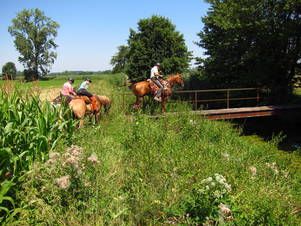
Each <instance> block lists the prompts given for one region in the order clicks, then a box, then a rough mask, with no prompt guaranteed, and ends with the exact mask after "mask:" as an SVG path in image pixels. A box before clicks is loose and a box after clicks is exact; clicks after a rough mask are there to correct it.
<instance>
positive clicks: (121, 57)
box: [111, 45, 129, 73]
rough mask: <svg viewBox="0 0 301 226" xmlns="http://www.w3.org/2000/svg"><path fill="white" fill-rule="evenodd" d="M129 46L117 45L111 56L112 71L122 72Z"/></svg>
mask: <svg viewBox="0 0 301 226" xmlns="http://www.w3.org/2000/svg"><path fill="white" fill-rule="evenodd" d="M128 54H129V48H128V46H125V45H122V46H119V47H118V52H117V53H116V54H115V55H114V56H113V57H112V58H111V64H112V65H113V73H116V72H124V71H125V69H126V64H127V60H128Z"/></svg>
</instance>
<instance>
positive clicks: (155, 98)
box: [154, 96, 162, 102]
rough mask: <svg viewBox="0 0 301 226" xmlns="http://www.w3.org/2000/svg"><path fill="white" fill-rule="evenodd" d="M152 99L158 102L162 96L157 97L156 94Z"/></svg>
mask: <svg viewBox="0 0 301 226" xmlns="http://www.w3.org/2000/svg"><path fill="white" fill-rule="evenodd" d="M154 100H155V101H158V102H162V97H157V96H156V97H154Z"/></svg>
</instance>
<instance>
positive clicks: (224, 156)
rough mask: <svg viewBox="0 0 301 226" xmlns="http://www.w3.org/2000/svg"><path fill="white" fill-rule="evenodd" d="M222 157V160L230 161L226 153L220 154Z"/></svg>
mask: <svg viewBox="0 0 301 226" xmlns="http://www.w3.org/2000/svg"><path fill="white" fill-rule="evenodd" d="M222 156H223V158H224V159H226V160H229V159H230V155H229V154H228V153H226V152H224V153H222Z"/></svg>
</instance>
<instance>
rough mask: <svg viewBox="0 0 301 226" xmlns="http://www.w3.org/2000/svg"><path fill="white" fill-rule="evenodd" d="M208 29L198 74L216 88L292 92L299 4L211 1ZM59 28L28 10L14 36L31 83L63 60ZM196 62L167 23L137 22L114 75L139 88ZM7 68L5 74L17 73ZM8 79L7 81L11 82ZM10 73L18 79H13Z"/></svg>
mask: <svg viewBox="0 0 301 226" xmlns="http://www.w3.org/2000/svg"><path fill="white" fill-rule="evenodd" d="M207 2H208V3H209V4H210V7H209V10H208V12H207V15H206V16H204V17H203V18H202V21H203V23H204V28H203V29H202V30H201V31H200V32H199V33H198V34H197V36H196V37H197V38H198V39H199V40H198V41H196V44H197V45H198V46H199V47H202V48H204V49H205V55H204V56H201V57H196V62H197V65H196V66H197V69H198V71H199V73H201V74H202V75H203V76H205V77H206V79H207V80H208V81H210V84H211V85H212V86H214V87H223V88H226V87H242V86H265V87H269V88H271V89H272V90H277V92H279V88H280V90H281V92H280V93H286V94H287V93H289V92H290V91H291V83H292V78H293V77H294V75H295V74H296V72H297V71H298V70H299V71H300V68H301V2H300V0H232V1H224V0H207ZM58 28H59V24H58V23H57V22H55V21H53V20H52V19H51V18H49V17H47V16H45V14H44V13H43V12H42V11H40V10H39V9H30V10H27V9H25V10H23V11H21V12H20V13H18V15H17V16H16V18H14V19H13V20H12V24H11V26H10V27H9V28H8V31H9V33H10V34H11V35H12V37H13V38H14V44H15V47H16V49H17V50H18V51H19V53H20V57H19V58H18V60H19V62H21V63H22V64H23V66H24V68H25V71H24V74H25V78H26V79H27V80H35V79H38V78H40V77H43V76H44V75H46V74H47V73H49V70H50V67H51V65H52V64H53V63H54V61H55V59H56V57H57V55H56V52H55V50H56V48H57V47H58V45H57V44H56V43H55V37H56V36H57V29H58ZM191 59H193V57H192V54H191V52H190V51H189V50H188V48H187V46H186V45H185V39H184V36H183V34H181V33H180V32H179V31H177V30H176V26H175V25H174V24H172V22H171V21H170V20H169V19H168V18H165V17H163V16H151V17H150V18H144V19H141V20H139V21H138V29H137V30H134V29H130V32H129V36H128V40H127V43H126V44H124V45H120V46H119V47H118V49H117V53H116V54H115V55H114V56H112V58H111V64H112V66H113V72H125V73H126V74H127V75H128V77H129V78H130V79H131V80H132V81H140V80H144V79H146V78H148V77H149V70H150V68H151V67H152V66H153V65H154V64H155V63H156V62H160V63H161V65H162V69H163V73H164V74H169V73H175V72H184V71H186V70H187V69H188V67H189V63H190V62H191ZM11 66H12V65H11V64H10V66H9V68H10V70H8V69H7V65H6V68H3V70H4V71H3V72H4V73H6V74H7V73H8V72H7V71H13V68H12V67H11ZM4 73H3V74H4ZM9 73H11V72H9Z"/></svg>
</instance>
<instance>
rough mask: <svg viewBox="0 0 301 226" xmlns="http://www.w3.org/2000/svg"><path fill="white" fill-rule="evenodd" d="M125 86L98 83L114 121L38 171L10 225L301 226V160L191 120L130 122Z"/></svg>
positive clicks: (103, 79) (84, 134)
mask: <svg viewBox="0 0 301 226" xmlns="http://www.w3.org/2000/svg"><path fill="white" fill-rule="evenodd" d="M123 78H124V76H123V75H113V76H112V75H104V76H97V79H93V85H94V86H91V89H93V92H95V93H99V94H105V95H108V96H109V97H112V99H113V104H112V108H111V111H110V114H109V115H106V116H103V117H102V120H101V123H100V124H99V125H98V126H93V127H92V126H91V125H89V124H87V126H86V127H85V128H82V129H80V130H78V131H77V132H76V134H74V139H73V144H74V145H77V146H71V147H70V145H64V144H60V145H57V146H56V148H55V150H52V151H51V152H50V153H49V157H48V156H45V158H46V159H47V161H46V162H45V163H41V162H35V164H34V166H33V167H31V170H30V171H29V172H28V173H26V175H24V178H25V183H23V184H22V188H20V189H19V190H18V191H17V192H16V200H17V201H18V203H21V207H22V208H21V211H20V213H19V214H18V218H17V220H18V221H16V218H15V219H12V221H7V224H8V225H13V224H15V225H16V224H17V225H37V224H48V225H58V224H59V225H61V224H63V225H170V224H175V225H202V224H207V225H210V224H211V225H214V224H215V225H217V224H218V223H219V224H221V225H223V224H226V225H300V222H301V219H300V215H298V213H299V212H298V211H300V204H301V199H300V191H301V188H300V180H301V174H300V172H301V159H300V153H297V152H291V153H286V152H283V151H280V150H278V149H277V147H276V144H275V143H276V141H277V140H279V138H277V139H276V140H275V142H274V141H271V142H263V141H262V140H260V139H259V138H256V139H254V138H253V137H246V136H241V134H240V130H239V129H234V128H233V127H232V125H231V124H230V123H227V122H218V121H208V120H205V119H203V118H200V117H199V116H196V115H194V114H190V113H188V112H181V114H180V113H179V114H177V115H172V114H171V115H168V114H167V115H165V116H164V117H162V118H160V117H157V118H152V117H149V116H147V115H143V114H141V113H133V112H131V113H130V114H127V115H125V114H124V113H125V112H124V109H123V107H122V106H123V105H122V102H123V97H122V95H120V92H119V91H120V90H122V87H118V85H119V84H120V83H121V81H122V80H123ZM94 80H95V81H94ZM54 81H61V80H59V78H57V79H54V80H51V81H42V82H40V83H43V86H44V87H51V86H52V85H53V83H52V82H54ZM47 84H48V86H47ZM112 84H114V86H113V85H112ZM25 85H27V84H25ZM130 98H131V97H130V96H128V97H127V98H125V100H124V101H125V104H130V103H131V101H132V100H131V99H130ZM133 99H134V98H133ZM79 146H80V148H79ZM75 149H76V150H78V152H77V151H75ZM77 154H78V155H77ZM95 157H97V159H96V160H95ZM93 158H94V160H95V161H94V163H92V162H91V161H90V160H92V159H93ZM88 159H90V160H88ZM250 169H252V171H251V170H250ZM254 169H255V170H254ZM210 178H211V179H210ZM211 182H214V183H215V184H214V185H212V184H211ZM229 185H231V190H230V189H229V188H230V187H229ZM206 186H208V188H209V189H207V187H206ZM216 191H218V192H216ZM15 203H17V202H15ZM203 210H205V211H203ZM198 212H201V214H195V213H198ZM13 220H15V221H13Z"/></svg>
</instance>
